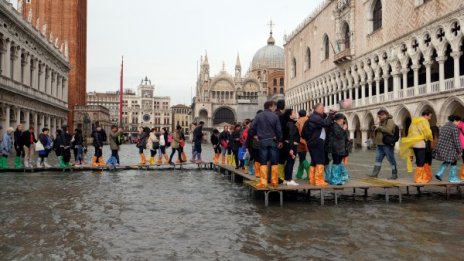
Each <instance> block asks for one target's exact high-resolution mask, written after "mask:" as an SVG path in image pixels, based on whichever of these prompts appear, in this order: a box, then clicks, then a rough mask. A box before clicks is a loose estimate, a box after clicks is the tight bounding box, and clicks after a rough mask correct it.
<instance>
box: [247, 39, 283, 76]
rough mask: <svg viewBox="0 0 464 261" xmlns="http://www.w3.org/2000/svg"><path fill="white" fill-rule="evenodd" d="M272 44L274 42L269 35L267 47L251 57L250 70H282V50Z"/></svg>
mask: <svg viewBox="0 0 464 261" xmlns="http://www.w3.org/2000/svg"><path fill="white" fill-rule="evenodd" d="M274 44H275V40H274V38H273V37H272V34H271V36H270V37H269V39H268V40H267V45H266V46H264V47H262V48H261V49H259V50H258V51H257V52H256V54H255V56H253V61H252V62H251V70H257V69H270V68H272V69H284V67H285V66H284V60H285V58H284V49H283V48H282V47H280V46H276V45H274Z"/></svg>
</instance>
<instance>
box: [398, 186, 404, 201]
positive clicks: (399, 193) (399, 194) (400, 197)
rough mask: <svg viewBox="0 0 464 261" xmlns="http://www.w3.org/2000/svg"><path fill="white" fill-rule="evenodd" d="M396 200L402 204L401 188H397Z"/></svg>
mask: <svg viewBox="0 0 464 261" xmlns="http://www.w3.org/2000/svg"><path fill="white" fill-rule="evenodd" d="M398 200H399V202H400V204H401V203H402V202H403V195H401V188H400V187H398Z"/></svg>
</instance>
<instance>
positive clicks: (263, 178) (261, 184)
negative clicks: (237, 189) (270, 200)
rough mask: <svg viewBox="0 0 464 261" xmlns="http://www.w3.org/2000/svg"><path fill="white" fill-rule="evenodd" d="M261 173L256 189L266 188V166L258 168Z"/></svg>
mask: <svg viewBox="0 0 464 261" xmlns="http://www.w3.org/2000/svg"><path fill="white" fill-rule="evenodd" d="M260 171H261V178H260V179H259V183H258V184H257V185H256V187H258V188H266V187H267V171H268V167H267V165H262V166H260Z"/></svg>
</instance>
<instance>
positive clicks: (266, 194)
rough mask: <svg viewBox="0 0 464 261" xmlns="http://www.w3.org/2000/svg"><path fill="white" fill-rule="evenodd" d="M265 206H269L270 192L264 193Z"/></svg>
mask: <svg viewBox="0 0 464 261" xmlns="http://www.w3.org/2000/svg"><path fill="white" fill-rule="evenodd" d="M264 206H265V207H267V206H269V191H264Z"/></svg>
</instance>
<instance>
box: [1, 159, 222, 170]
mask: <svg viewBox="0 0 464 261" xmlns="http://www.w3.org/2000/svg"><path fill="white" fill-rule="evenodd" d="M188 166H196V167H197V169H209V170H212V169H214V164H213V163H212V162H204V163H176V164H175V165H170V164H166V163H164V164H161V165H149V164H145V165H123V166H118V167H112V166H99V167H92V166H71V167H69V168H59V167H51V168H20V169H15V168H8V169H0V173H6V172H16V173H18V172H79V171H121V170H175V169H179V170H182V169H186V168H185V167H188Z"/></svg>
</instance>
